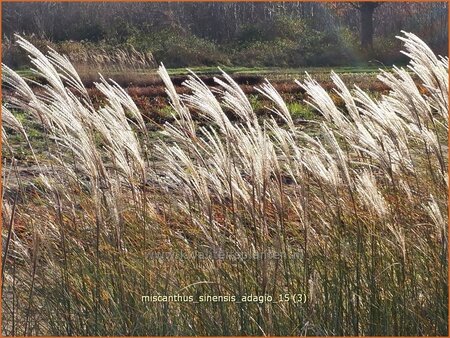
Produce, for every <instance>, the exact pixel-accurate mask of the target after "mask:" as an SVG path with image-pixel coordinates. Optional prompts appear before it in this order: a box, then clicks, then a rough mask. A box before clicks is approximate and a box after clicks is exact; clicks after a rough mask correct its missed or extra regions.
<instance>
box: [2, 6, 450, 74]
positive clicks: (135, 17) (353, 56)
mask: <svg viewBox="0 0 450 338" xmlns="http://www.w3.org/2000/svg"><path fill="white" fill-rule="evenodd" d="M362 6H363V5H362V4H361V3H357V2H349V3H317V2H266V3H255V2H245V3H233V2H231V3H230V2H209V3H208V2H207V3H177V2H160V3H106V2H99V3H53V2H45V3H4V4H3V22H2V24H3V34H4V36H5V37H6V40H7V41H9V40H11V38H12V36H13V34H14V33H22V34H25V35H30V34H34V37H35V39H41V40H46V41H50V42H52V43H55V44H58V43H61V42H63V41H67V40H74V41H83V43H82V44H80V45H79V48H86V44H87V43H88V44H89V43H90V44H92V43H95V44H106V45H113V46H121V45H124V44H131V45H133V46H134V47H135V48H137V49H138V50H141V51H143V52H147V51H150V52H152V53H153V55H154V56H155V58H156V60H157V61H158V62H160V61H162V62H164V63H165V64H166V65H168V66H171V67H182V66H193V65H216V64H224V65H238V66H336V65H346V64H349V65H350V64H357V63H365V62H367V61H371V62H382V63H384V64H391V63H393V62H401V60H402V55H401V54H399V53H398V49H399V48H397V47H398V46H399V45H398V42H397V41H396V39H395V35H398V34H399V33H400V30H407V31H412V32H414V33H415V34H417V35H419V36H420V37H421V38H422V39H424V40H425V41H426V42H427V43H428V44H429V45H430V46H431V47H432V48H433V49H434V50H435V51H436V52H437V53H441V54H447V48H448V47H447V45H448V43H447V40H448V38H447V31H448V29H447V27H448V15H447V13H448V12H447V3H446V2H420V3H417V2H415V3H412V2H402V3H375V5H374V4H373V3H372V5H366V6H371V7H373V8H372V9H371V13H369V12H370V10H369V12H368V11H367V10H366V11H364V10H363V9H362ZM364 13H365V14H364ZM368 13H369V14H368ZM367 15H369V16H367ZM372 17H373V27H371V26H370V22H369V21H370V20H369V18H372ZM372 32H373V34H372ZM372 35H373V39H372ZM6 50H8V48H6ZM4 57H6V58H7V57H8V55H5V54H4Z"/></svg>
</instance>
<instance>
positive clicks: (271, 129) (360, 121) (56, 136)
mask: <svg viewBox="0 0 450 338" xmlns="http://www.w3.org/2000/svg"><path fill="white" fill-rule="evenodd" d="M404 43H405V50H406V51H407V52H408V53H409V57H410V58H411V63H410V66H411V69H410V70H409V71H404V70H401V69H386V71H384V72H383V71H379V70H375V69H372V68H370V69H364V68H341V69H336V70H335V72H334V73H331V74H330V69H308V72H309V73H310V74H311V77H306V76H304V75H302V74H303V73H304V71H305V70H304V69H301V70H300V69H292V70H291V69H267V68H261V69H243V68H232V69H228V68H224V69H223V70H224V71H225V73H220V72H217V70H216V68H214V69H212V68H201V69H193V71H194V72H195V74H196V75H194V74H191V75H189V74H187V73H186V71H185V70H179V69H172V70H166V69H165V68H164V67H160V68H159V69H158V74H157V76H158V78H157V77H156V75H155V74H154V73H142V74H140V75H139V77H138V76H137V75H136V74H115V75H114V76H111V77H112V78H113V79H114V80H117V82H112V81H109V80H105V79H101V80H99V81H98V83H97V84H94V83H93V81H92V79H93V78H94V75H92V74H91V75H90V74H87V73H86V74H85V75H83V73H82V72H80V73H81V75H80V76H79V75H78V73H77V71H75V69H73V68H72V67H71V65H70V64H69V63H68V62H67V61H66V60H64V59H63V58H61V57H60V56H59V55H58V54H55V53H53V54H49V55H44V54H42V53H41V52H39V51H38V50H36V49H34V48H33V46H32V45H30V44H29V43H27V42H26V41H25V40H20V45H21V46H22V47H23V48H24V49H25V50H26V51H27V53H28V54H30V56H31V60H32V63H33V67H34V68H35V69H37V73H30V72H29V71H21V72H15V71H13V70H11V69H9V68H7V67H6V66H3V76H4V77H3V99H4V102H3V103H2V116H3V125H2V127H3V130H2V141H3V153H2V156H3V158H2V162H3V173H2V174H3V191H2V196H3V198H2V203H3V212H2V217H3V218H2V221H3V224H4V226H3V228H2V238H3V258H2V282H3V283H2V297H3V298H2V309H3V311H2V317H3V318H2V325H3V326H2V334H4V335H24V336H26V335H85V336H89V335H166V336H170V335H205V336H207V335H310V336H311V335H312V336H319V335H338V336H339V335H371V336H374V335H418V336H421V335H436V336H440V335H442V336H445V335H446V333H447V330H448V321H447V320H448V280H447V276H448V246H447V241H448V231H447V223H448V213H447V206H448V174H447V166H448V95H447V93H448V58H437V57H436V56H435V55H434V54H433V53H432V52H431V51H430V50H429V49H428V48H427V46H426V45H425V44H424V43H423V42H422V41H421V40H419V39H418V38H417V37H415V36H414V35H411V34H406V35H405V37H404ZM228 74H229V75H228ZM30 75H31V77H33V79H34V80H39V82H41V83H42V84H43V85H37V84H35V83H34V84H33V83H31V84H30V83H28V82H26V81H25V80H24V77H26V76H30ZM83 76H86V77H85V78H83ZM214 76H215V77H216V79H214V78H213V77H214ZM264 78H267V79H268V80H269V82H267V81H265V80H264ZM294 79H298V80H299V81H297V82H294ZM130 82H132V84H130ZM355 84H356V85H358V86H359V87H360V89H357V88H355V87H353V85H355ZM121 85H124V86H125V88H122V87H121Z"/></svg>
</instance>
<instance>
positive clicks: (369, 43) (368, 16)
mask: <svg viewBox="0 0 450 338" xmlns="http://www.w3.org/2000/svg"><path fill="white" fill-rule="evenodd" d="M380 4H381V3H379V2H361V3H352V6H353V7H355V8H356V9H357V10H359V12H360V13H361V16H360V18H361V20H360V22H361V24H360V27H361V32H360V34H361V35H360V37H361V47H362V48H363V49H364V50H368V51H371V50H372V48H373V13H374V12H375V8H377V7H378V6H379V5H380Z"/></svg>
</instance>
